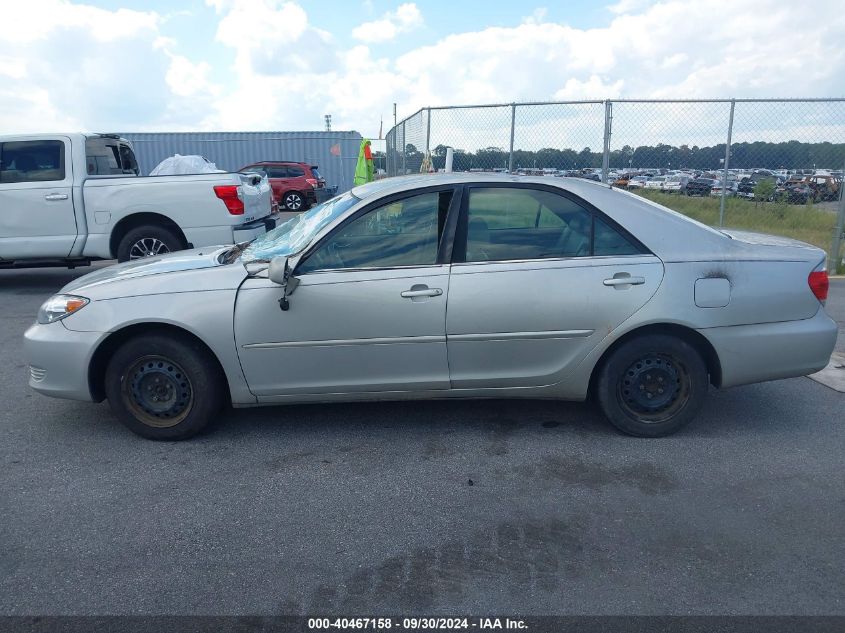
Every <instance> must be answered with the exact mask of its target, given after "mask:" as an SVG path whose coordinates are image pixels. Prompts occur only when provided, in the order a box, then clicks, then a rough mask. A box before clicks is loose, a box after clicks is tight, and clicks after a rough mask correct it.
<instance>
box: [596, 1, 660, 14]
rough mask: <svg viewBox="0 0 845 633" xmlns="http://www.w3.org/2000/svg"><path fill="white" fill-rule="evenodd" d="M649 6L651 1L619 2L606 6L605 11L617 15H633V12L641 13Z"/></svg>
mask: <svg viewBox="0 0 845 633" xmlns="http://www.w3.org/2000/svg"><path fill="white" fill-rule="evenodd" d="M649 4H651V0H619V2H617V3H616V4H611V5H610V6H608V7H607V10H608V11H610V12H611V13H617V14H622V13H634V12H635V11H641V10H642V9H644V8H645V7H647V6H648V5H649Z"/></svg>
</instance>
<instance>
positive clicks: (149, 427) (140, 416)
mask: <svg viewBox="0 0 845 633" xmlns="http://www.w3.org/2000/svg"><path fill="white" fill-rule="evenodd" d="M225 389H226V386H225V381H224V378H223V376H222V375H221V372H220V370H219V367H218V365H217V361H216V359H215V358H214V357H213V356H212V355H211V353H210V352H208V350H207V349H205V348H204V347H203V346H202V345H200V344H199V343H197V342H196V341H191V340H189V339H187V338H182V337H178V336H173V335H170V334H164V333H162V334H149V335H144V336H139V337H137V338H133V339H130V340H129V341H127V342H126V343H124V344H123V346H121V347H120V348H119V349H118V350H117V351H116V352H115V354H114V355H113V356H112V358H111V360H110V361H109V364H108V367H107V369H106V380H105V391H106V397H107V398H108V401H109V405H110V406H111V409H112V411H113V412H114V414H115V415H116V416H117V417H118V418H119V419H120V421H121V422H123V424H124V425H126V426H127V427H128V428H129V429H130V430H131V431H132V432H134V433H137V434H138V435H141V436H142V437H146V438H148V439H153V440H182V439H187V438H189V437H191V436H193V435H196V434H197V433H199V432H200V431H202V430H203V429H204V428H205V427H206V426H207V425H208V423H209V422H211V421H212V419H213V418H214V416H215V415H216V414H217V412H218V411H219V410H220V408H221V407H222V406H223V402H224V400H223V394H224V393H225Z"/></svg>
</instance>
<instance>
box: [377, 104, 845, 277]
mask: <svg viewBox="0 0 845 633" xmlns="http://www.w3.org/2000/svg"><path fill="white" fill-rule="evenodd" d="M386 138H387V145H386V147H387V157H386V159H387V160H386V162H387V174H388V176H398V175H402V174H410V173H419V172H420V170H421V169H422V170H432V171H434V170H442V169H443V168H444V166H445V164H446V155H447V150H448V148H451V149H452V152H453V163H452V168H453V170H454V171H498V172H509V173H521V174H532V175H546V176H549V177H556V176H576V177H585V178H590V179H594V180H600V181H602V182H607V183H613V184H615V185H616V186H619V187H625V188H629V189H632V190H636V191H637V192H638V193H641V194H642V195H646V196H648V197H650V198H653V199H656V200H658V201H659V202H661V203H662V204H666V205H667V206H670V207H672V208H675V209H677V210H679V211H681V212H684V213H687V214H688V215H691V216H694V217H696V218H697V219H700V220H703V221H705V222H708V223H710V224H714V225H719V226H722V225H724V224H725V223H726V222H729V223H732V224H739V225H740V226H742V227H743V228H757V227H758V225H760V224H761V220H763V219H766V218H768V216H766V217H761V216H760V215H759V212H760V210H761V209H765V210H766V211H768V212H769V213H770V214H771V216H772V217H771V218H769V219H770V220H771V224H772V227H769V226H768V225H767V224H765V223H763V224H762V228H764V229H766V228H771V230H772V232H780V233H786V232H787V230H786V229H787V228H788V227H787V226H786V225H788V224H790V223H791V224H792V225H794V226H792V228H791V229H789V231H788V232H789V233H790V235H794V236H795V237H797V238H799V239H804V240H805V241H809V242H812V243H815V244H817V245H821V243H822V242H826V246H825V248H828V247H830V250H831V254H832V255H833V253H834V252H835V253H837V255H836V256H835V257H833V258H832V261H835V262H838V261H840V260H841V256H840V255H838V253H839V252H840V250H839V249H840V241H841V240H842V239H845V236H843V226H842V224H843V223H845V207H843V204H842V196H843V191H845V187H843V186H842V182H843V168H845V99H722V100H605V101H571V102H543V103H518V104H517V103H511V104H491V105H478V106H441V107H430V108H423V109H421V110H419V111H418V112H416V113H414V114H413V115H411V116H410V117H408V118H406V119H404V120H402V121H400V122H399V123H398V124H397V125H396V126H395V127H394V128H393V129H391V130H390V131H389V132H388V134H387V137H386ZM427 155H428V156H429V157H430V161H425V160H424V159H425V157H426V156H427ZM670 196H674V197H670ZM694 198H698V199H699V200H693V199H694ZM700 199H705V200H706V202H705V200H700ZM837 211H838V215H837ZM750 213H757V216H755V217H754V218H752V217H751V216H750V215H749V214H750ZM777 223H780V224H783V225H784V227H780V226H779V225H778V224H777ZM743 225H749V226H748V227H745V226H743ZM834 249H836V250H835V251H834Z"/></svg>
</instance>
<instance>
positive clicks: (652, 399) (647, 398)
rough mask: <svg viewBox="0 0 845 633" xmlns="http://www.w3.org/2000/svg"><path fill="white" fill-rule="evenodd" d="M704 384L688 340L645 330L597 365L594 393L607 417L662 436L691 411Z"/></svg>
mask: <svg viewBox="0 0 845 633" xmlns="http://www.w3.org/2000/svg"><path fill="white" fill-rule="evenodd" d="M708 384H709V381H708V374H707V366H706V365H705V363H704V361H703V360H702V358H701V356H700V355H699V354H698V352H697V351H696V350H695V349H694V348H693V347H692V346H691V345H689V344H688V343H686V342H684V341H682V340H681V339H678V338H675V337H673V336H667V335H649V336H642V337H639V338H635V339H632V340H630V341H628V342H626V343H624V344H623V345H622V346H621V347H619V348H618V349H616V350H615V351H614V352H613V353H612V355H611V356H610V357H609V358H608V359H607V361H606V362H605V363H604V365H603V366H602V367H601V369H600V370H599V374H598V380H597V382H596V396H597V399H598V402H599V406H600V407H601V410H602V412H603V413H604V415H605V417H607V419H608V420H609V421H610V423H611V424H612V425H613V426H615V427H616V428H617V429H619V430H620V431H622V432H623V433H627V434H628V435H634V436H637V437H662V436H664V435H670V434H672V433H674V432H675V431H677V430H678V429H680V428H682V427H683V426H685V425H686V424H688V423H689V422H690V421H691V420H692V419H693V418H694V417H695V415H696V414H697V413H698V410H699V409H700V408H701V405H702V404H703V402H704V397H705V396H706V394H707V389H708ZM666 385H669V387H668V388H667V387H666Z"/></svg>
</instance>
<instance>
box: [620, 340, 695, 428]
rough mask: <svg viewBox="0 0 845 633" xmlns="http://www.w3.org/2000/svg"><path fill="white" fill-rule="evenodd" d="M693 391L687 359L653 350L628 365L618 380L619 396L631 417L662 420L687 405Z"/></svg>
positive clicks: (652, 420)
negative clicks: (680, 360)
mask: <svg viewBox="0 0 845 633" xmlns="http://www.w3.org/2000/svg"><path fill="white" fill-rule="evenodd" d="M691 391H692V379H691V377H690V374H689V372H688V371H687V369H686V367H685V366H684V365H683V363H681V362H679V361H678V360H677V359H676V358H674V357H672V356H669V355H667V354H658V353H654V352H652V353H648V354H644V355H642V356H641V357H640V358H637V359H636V360H634V361H633V362H632V363H631V364H630V365H628V367H627V368H626V369H625V372H624V373H623V374H622V376H621V377H620V379H619V381H618V383H617V386H616V398H617V401H618V402H619V405H620V407H622V410H623V411H624V412H625V414H626V415H628V416H629V417H631V418H633V419H635V420H637V421H638V422H643V423H645V424H659V423H661V422H665V421H666V420H669V419H670V418H672V417H673V416H674V415H675V414H677V413H678V412H679V411H680V410H681V409H683V408H684V407H685V406H686V404H687V402H689V399H690V395H691Z"/></svg>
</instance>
